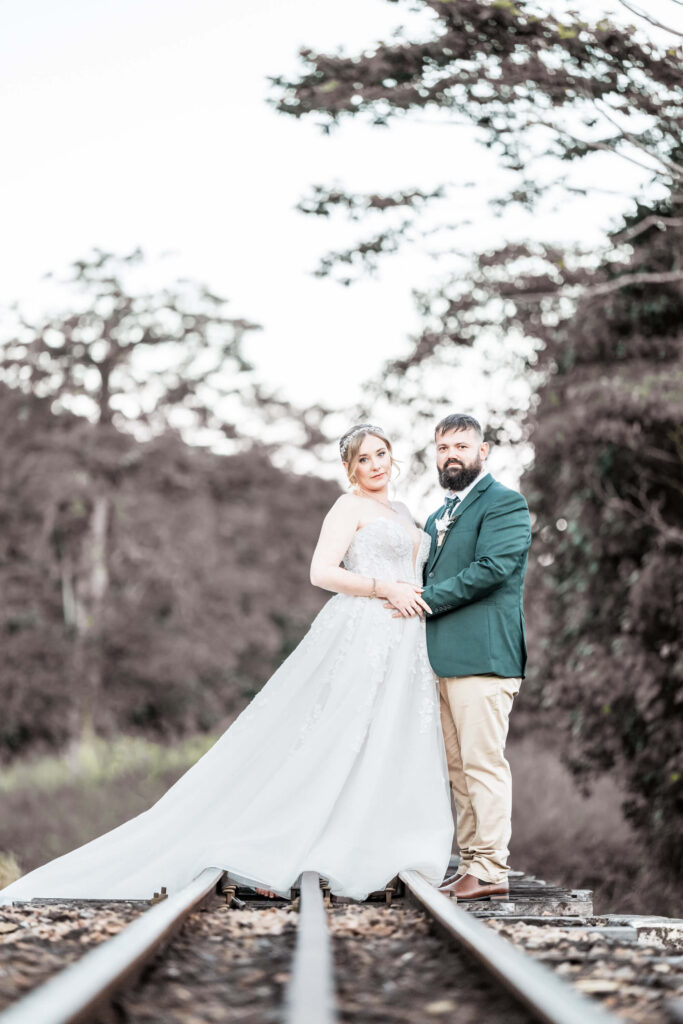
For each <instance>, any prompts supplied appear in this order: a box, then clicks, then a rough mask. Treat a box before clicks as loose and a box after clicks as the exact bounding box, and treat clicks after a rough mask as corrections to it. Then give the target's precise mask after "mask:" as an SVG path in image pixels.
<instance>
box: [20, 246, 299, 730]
mask: <svg viewBox="0 0 683 1024" xmlns="http://www.w3.org/2000/svg"><path fill="white" fill-rule="evenodd" d="M142 262H143V254H142V252H141V251H140V250H136V251H135V252H132V253H130V254H129V255H128V256H124V257H119V256H117V255H115V254H112V253H107V252H103V251H102V250H98V249H96V250H95V251H94V253H93V255H92V256H90V257H88V258H86V259H83V260H79V261H77V262H76V263H75V264H74V265H73V272H72V275H71V278H70V280H69V282H68V284H69V285H70V286H71V288H72V289H75V291H76V297H73V296H72V297H71V300H70V301H71V305H70V306H69V307H68V308H67V309H66V310H65V311H61V312H57V313H54V314H50V315H46V316H43V317H41V318H39V319H32V320H29V319H28V318H27V317H26V316H25V315H24V314H22V312H21V311H19V310H15V320H16V323H15V325H14V326H15V329H14V331H13V332H12V333H9V334H8V336H7V338H6V340H5V342H4V345H3V347H2V349H0V382H3V383H4V385H5V388H6V389H7V390H5V391H4V392H3V396H4V398H3V400H4V401H5V403H6V404H7V406H8V415H9V419H8V421H7V424H6V426H7V431H8V432H9V436H12V443H13V444H14V445H15V446H16V438H14V437H13V434H14V431H15V429H16V427H17V420H16V418H14V417H17V416H18V415H19V414H21V415H25V416H27V417H28V419H27V421H26V424H25V426H26V428H27V429H28V428H29V426H30V425H32V424H34V423H35V409H36V401H38V402H39V403H42V404H40V409H41V412H40V417H39V419H40V422H41V424H43V427H44V423H43V420H44V419H45V409H46V407H50V408H51V409H52V410H53V411H55V412H60V413H61V414H62V416H63V420H62V421H61V423H60V426H61V428H62V429H59V428H57V427H54V426H51V428H50V429H49V430H47V431H46V432H44V433H43V428H41V431H40V434H41V441H40V443H39V444H38V445H37V448H36V447H32V445H31V443H30V440H29V444H28V449H26V447H25V446H24V445H23V444H22V445H19V447H18V449H16V447H15V450H18V451H23V452H24V453H25V455H26V454H27V455H28V458H29V460H30V461H31V462H32V463H34V465H35V470H36V472H40V473H41V474H42V475H43V477H44V481H45V485H44V486H43V488H42V493H41V494H40V499H39V501H38V506H39V507H40V512H39V513H38V514H39V516H40V518H41V519H42V527H41V545H42V546H43V550H42V563H43V565H45V564H49V565H50V571H51V572H52V571H55V567H56V571H57V574H58V578H59V593H60V597H61V608H62V619H63V624H64V637H65V638H66V649H68V650H69V652H70V659H69V665H68V668H66V671H67V674H68V676H69V678H70V680H71V691H72V698H71V700H70V705H71V706H72V708H73V710H74V715H75V717H76V719H77V723H76V722H74V723H73V724H72V726H71V729H70V732H71V734H72V735H78V734H79V733H85V734H87V733H89V732H90V731H91V730H92V728H93V722H94V721H95V719H96V717H97V716H98V704H99V703H100V701H101V700H102V695H103V692H104V690H105V688H106V686H107V675H108V672H109V668H108V655H107V646H108V645H111V635H110V632H109V630H108V623H109V622H110V620H111V615H112V614H113V606H112V593H111V590H112V587H113V586H114V585H115V583H116V571H115V566H114V565H113V561H112V559H113V558H114V555H115V553H116V550H117V546H116V545H117V541H116V532H117V529H120V522H119V520H120V517H121V488H122V487H123V488H124V489H125V483H124V482H125V481H127V480H129V479H130V477H131V474H132V472H133V470H134V468H135V465H136V464H137V463H138V462H139V461H140V459H141V455H140V453H139V450H138V449H137V447H136V445H135V444H133V442H132V437H131V434H133V435H135V436H137V437H139V438H145V439H153V438H158V439H160V438H163V437H167V438H168V439H169V440H168V445H169V447H167V448H166V449H165V451H166V452H170V451H172V450H174V447H175V448H177V447H178V445H180V447H181V448H182V444H181V443H180V440H179V438H178V437H177V436H176V434H175V431H176V430H180V429H183V430H185V431H186V432H187V433H188V434H189V435H190V436H191V437H192V439H193V440H195V441H196V440H200V441H203V442H206V441H207V440H211V441H215V440H216V439H217V438H218V439H220V438H223V439H224V440H225V438H229V439H232V440H235V439H237V438H239V439H240V443H241V446H242V447H243V448H250V447H251V442H250V441H249V440H248V439H247V438H245V437H244V435H243V433H242V432H241V431H240V429H239V427H238V426H237V424H238V423H239V422H240V420H241V419H243V418H245V417H244V414H245V412H249V413H250V415H251V416H252V417H253V416H254V414H256V417H257V418H258V416H261V417H262V419H263V420H264V421H267V419H268V417H269V416H272V415H277V416H278V417H280V419H282V418H283V417H285V418H288V419H289V420H290V421H295V422H299V423H300V424H302V425H303V428H304V435H305V436H307V437H308V438H311V437H315V435H316V431H317V430H318V427H317V422H316V410H315V409H314V410H307V411H306V414H304V413H299V411H298V410H295V409H294V408H293V407H292V406H291V405H289V404H287V403H286V402H283V401H281V400H279V399H278V398H277V396H273V395H270V394H268V393H266V392H265V391H264V389H263V388H262V387H261V385H260V384H259V382H258V381H257V380H256V379H255V376H254V373H253V371H252V368H251V366H250V365H249V363H248V361H247V360H246V358H245V356H244V354H243V351H242V345H243V340H244V337H245V335H246V334H247V333H248V332H250V331H253V330H256V329H257V325H256V324H254V323H251V322H250V321H247V320H245V319H243V318H234V317H229V316H228V315H227V314H226V311H225V306H226V300H224V299H222V298H220V297H218V296H216V295H214V294H213V293H212V292H211V291H210V290H209V289H208V288H206V287H205V286H203V285H199V284H195V283H192V282H188V281H184V282H182V281H181V282H177V283H176V284H175V285H173V286H171V287H167V288H164V289H162V290H161V291H159V292H148V291H145V290H143V289H141V288H137V289H135V288H134V287H133V284H134V282H133V281H132V276H133V275H134V272H135V270H136V269H137V270H140V269H142V268H141V264H142ZM22 397H23V399H24V402H23V404H22V402H21V401H20V398H22ZM17 403H18V404H17ZM74 414H78V415H74ZM48 419H49V417H48ZM58 419H60V417H58ZM158 444H159V445H160V446H161V447H159V448H158V449H157V452H161V451H163V450H164V449H163V442H162V441H161V440H159V442H158ZM147 450H148V449H145V451H147ZM38 452H40V454H38ZM263 457H264V456H263V454H261V455H259V457H258V459H257V461H258V460H262V459H263ZM7 468H8V471H9V469H10V467H7ZM20 475H21V474H20ZM143 492H144V488H143V491H141V494H142V493H143ZM9 493H14V494H15V495H16V480H14V481H13V482H12V485H11V489H10V491H9ZM32 511H33V512H34V513H35V512H36V510H35V509H33V510H32ZM157 512H158V514H159V515H160V516H161V517H163V515H164V513H162V512H161V511H160V510H159V509H157ZM131 525H132V529H133V532H132V534H131V538H132V537H133V536H134V535H135V526H134V524H131ZM176 536H177V535H176ZM44 545H47V548H49V553H48V550H47V549H46V548H45V547H44ZM143 561H144V560H143ZM115 605H116V602H114V606H115ZM275 632H277V631H275ZM278 635H279V634H278ZM234 646H236V645H234ZM268 647H269V644H268V642H267V640H266V639H264V648H265V649H268ZM164 649H165V650H166V651H167V650H168V643H167V644H166V645H165V648H164ZM237 660H238V661H239V658H238V659H237ZM257 660H258V659H257ZM178 664H179V665H183V664H185V665H186V662H183V659H182V658H181V659H180V661H179V663H178ZM259 664H262V663H261V662H259ZM156 671H157V670H153V671H152V677H153V679H154V680H155V685H156V680H157V678H158V676H157V674H156ZM179 685H180V684H179ZM74 694H76V696H74ZM100 717H101V715H100ZM162 717H163V716H162ZM167 717H170V716H167ZM22 735H23V733H21V730H20V735H19V738H18V739H17V740H16V742H17V743H21V742H22V739H21V736H22ZM8 742H9V741H8ZM11 742H12V743H14V742H15V740H12V741H11Z"/></svg>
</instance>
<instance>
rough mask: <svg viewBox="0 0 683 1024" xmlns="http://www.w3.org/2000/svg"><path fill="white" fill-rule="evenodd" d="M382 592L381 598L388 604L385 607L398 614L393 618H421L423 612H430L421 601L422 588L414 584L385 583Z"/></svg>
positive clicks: (426, 605)
mask: <svg viewBox="0 0 683 1024" xmlns="http://www.w3.org/2000/svg"><path fill="white" fill-rule="evenodd" d="M382 591H383V593H382V596H383V597H386V599H387V602H388V605H385V607H387V606H388V607H391V608H395V609H396V612H397V613H398V614H397V615H396V616H394V618H398V617H399V616H400V617H402V618H410V616H412V615H419V616H420V617H422V616H423V615H424V613H425V612H431V610H432V609H431V608H430V607H429V605H428V604H426V603H425V602H424V601H423V600H422V596H421V595H422V587H418V586H416V585H415V584H414V583H402V582H398V583H386V584H385V585H384V587H383V588H382Z"/></svg>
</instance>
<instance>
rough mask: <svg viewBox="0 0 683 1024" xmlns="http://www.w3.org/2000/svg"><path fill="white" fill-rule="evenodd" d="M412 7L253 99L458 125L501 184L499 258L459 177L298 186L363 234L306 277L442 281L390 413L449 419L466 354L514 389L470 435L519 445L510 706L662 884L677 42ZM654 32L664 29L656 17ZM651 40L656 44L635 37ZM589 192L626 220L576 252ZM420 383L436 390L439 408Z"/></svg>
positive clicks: (678, 264) (669, 739) (640, 29)
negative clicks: (569, 222)
mask: <svg viewBox="0 0 683 1024" xmlns="http://www.w3.org/2000/svg"><path fill="white" fill-rule="evenodd" d="M625 6H627V7H628V5H625ZM410 9H411V10H412V11H416V12H418V13H419V14H421V15H422V17H421V19H420V20H419V21H418V22H417V26H416V28H412V27H408V28H406V27H405V26H404V27H402V28H401V29H398V30H397V32H396V35H395V37H394V38H392V39H391V41H389V42H384V41H378V42H372V43H370V42H369V43H368V46H367V47H366V49H365V50H364V51H363V52H362V53H358V54H353V55H347V54H343V53H339V52H334V53H318V52H315V51H313V50H311V49H304V50H302V51H301V69H300V74H299V75H298V77H295V78H293V79H292V78H284V77H279V78H277V79H275V80H274V86H275V90H276V93H277V96H276V102H277V105H278V108H279V109H280V110H281V111H282V112H283V113H284V114H287V115H290V116H294V117H296V118H299V117H303V116H306V115H309V114H312V115H313V116H314V117H315V118H316V120H317V121H322V126H323V128H324V130H325V131H332V130H334V129H335V127H336V126H337V125H338V124H340V123H343V122H344V121H345V120H347V119H353V118H367V119H368V120H369V121H370V122H371V123H372V124H374V125H376V126H378V129H380V130H390V129H391V126H392V125H393V123H394V122H396V121H399V120H401V119H406V118H409V117H410V115H411V114H412V113H416V114H417V115H418V116H419V115H420V114H421V113H422V112H423V111H428V112H429V113H430V114H431V115H432V116H433V117H434V119H435V120H437V115H440V116H441V117H442V120H443V126H444V132H447V131H448V129H447V127H446V126H447V125H451V124H452V125H455V126H456V127H455V128H454V129H453V130H452V131H451V133H450V144H451V146H452V147H453V153H454V154H457V132H458V127H457V126H462V125H470V126H472V128H473V133H474V135H475V137H476V138H478V139H479V141H481V143H482V144H483V145H484V146H485V147H487V148H488V149H490V150H493V152H494V153H495V155H496V157H497V158H498V160H499V162H500V166H501V168H502V169H504V171H505V175H506V179H507V181H508V182H509V183H510V185H509V190H508V191H507V192H506V193H505V194H503V195H497V196H494V197H493V198H492V199H491V200H490V203H489V212H490V216H491V217H495V218H498V219H499V221H500V229H499V237H500V238H501V242H500V244H499V245H495V246H491V247H488V248H485V249H481V250H480V251H476V250H475V251H467V250H466V246H463V244H462V242H461V240H460V239H461V234H460V233H461V232H463V231H465V229H466V228H467V224H468V220H467V215H466V211H464V210H463V207H464V205H465V204H464V202H463V198H464V197H465V196H466V195H467V192H466V189H468V188H473V187H474V185H473V183H471V182H468V180H467V178H457V172H458V170H460V168H459V167H458V166H457V158H456V159H454V160H453V161H451V163H450V164H449V166H448V171H447V172H446V171H444V181H443V184H442V185H441V186H440V187H438V188H435V187H434V184H433V179H430V186H429V187H428V188H424V187H420V184H419V183H416V185H415V187H413V188H407V189H405V190H404V191H402V192H394V193H392V194H389V195H386V194H380V193H368V194H358V193H347V192H345V191H344V190H343V188H341V187H340V186H339V184H338V183H335V184H334V185H332V186H326V185H320V184H318V185H315V186H314V188H313V190H312V193H311V194H310V195H309V196H308V197H307V198H305V199H304V200H303V201H302V203H301V209H302V211H303V212H304V213H306V214H308V215H311V216H317V217H331V216H332V215H334V214H335V213H337V212H339V211H342V212H344V213H345V214H347V215H348V216H349V217H350V218H351V219H352V220H362V222H363V226H364V228H365V237H364V238H363V239H362V240H361V241H359V242H358V243H357V244H355V245H354V246H352V247H351V248H349V249H345V250H344V251H339V252H332V253H327V254H326V255H325V256H324V258H323V259H322V261H321V263H320V267H319V273H320V274H321V275H322V276H326V275H333V276H336V277H337V279H338V280H340V281H341V283H343V284H345V285H348V284H351V283H352V282H353V281H354V280H355V279H357V278H358V277H360V276H362V275H364V274H366V273H368V272H370V273H372V272H373V271H374V270H375V269H376V268H377V267H378V266H379V264H380V261H381V260H382V259H383V258H385V257H386V256H388V255H391V254H392V253H394V252H396V250H397V249H399V248H400V247H401V246H402V245H404V244H407V245H411V246H421V247H422V248H424V249H425V250H427V251H429V252H430V255H434V258H435V259H437V258H438V259H440V261H441V262H440V264H439V265H440V266H441V267H442V276H441V279H440V281H439V282H438V283H437V284H436V285H435V286H430V288H429V290H427V291H423V292H420V293H419V294H418V295H417V296H416V299H417V303H418V308H419V311H420V313H421V314H422V317H423V322H424V327H423V330H422V331H421V333H420V335H419V337H417V338H416V339H414V344H413V347H412V350H411V351H410V353H409V354H408V355H407V356H406V357H405V358H401V359H400V360H395V361H393V362H391V363H390V364H389V365H388V366H387V367H385V370H384V372H383V373H382V375H381V378H380V379H379V380H378V382H377V385H376V387H375V389H374V392H373V397H375V398H376V399H378V400H385V401H386V400H388V401H391V402H393V403H401V402H405V403H409V404H410V408H411V411H412V414H413V417H414V419H418V418H427V417H431V414H432V409H433V405H434V403H435V402H436V403H438V404H439V405H440V406H443V407H447V404H446V403H448V381H449V379H450V375H451V374H453V373H456V372H457V368H458V365H459V364H458V359H459V353H461V352H462V350H463V349H474V350H475V351H479V352H480V353H481V360H482V363H483V364H488V366H489V368H490V369H495V366H493V365H492V364H497V365H498V366H500V367H503V368H505V369H507V371H508V375H509V376H510V377H514V376H515V375H518V376H519V377H520V378H521V379H523V380H524V381H525V382H527V383H530V384H531V386H532V400H531V403H530V407H529V408H528V409H523V408H520V407H519V406H517V407H514V406H511V405H509V404H506V396H504V395H502V396H501V400H500V404H499V406H498V408H494V409H491V410H490V417H489V424H488V427H489V433H488V436H489V438H490V439H492V440H496V439H498V440H501V441H504V442H507V443H509V444H510V443H511V444H515V443H520V442H521V443H522V444H524V445H530V446H531V447H532V448H533V458H534V461H533V465H532V467H531V469H530V470H529V471H528V472H527V473H526V474H525V476H524V477H523V479H522V481H521V487H522V490H523V491H524V492H525V494H526V495H527V497H528V499H529V504H530V507H531V512H532V516H533V519H534V524H535V539H534V544H533V547H532V558H531V562H530V571H529V575H528V579H527V608H528V612H529V614H528V624H529V635H530V647H531V651H530V654H531V657H530V672H531V674H530V677H529V680H528V682H527V684H526V686H525V687H524V688H523V691H522V704H523V705H525V706H526V707H527V709H528V708H532V707H533V709H534V711H535V725H536V728H538V729H540V730H544V731H545V730H548V729H550V730H555V731H556V732H557V729H558V726H559V725H560V724H561V725H563V726H564V744H563V746H564V751H565V755H566V757H567V759H568V763H569V764H570V765H571V767H572V769H573V771H574V772H575V778H576V780H577V782H578V783H579V784H583V783H586V782H587V781H589V780H590V779H591V778H594V777H596V776H598V775H600V774H601V773H605V772H607V773H610V774H611V775H612V777H613V778H614V779H617V780H618V782H619V784H620V786H621V788H622V792H623V794H624V796H625V800H624V809H625V812H626V814H627V815H628V817H629V819H630V821H631V822H632V823H633V824H634V825H635V826H637V827H638V828H639V829H640V830H641V835H642V836H643V837H644V838H645V840H646V841H647V844H648V851H649V856H650V857H651V858H652V859H653V861H657V860H658V861H659V863H661V864H665V865H668V866H669V867H671V868H673V869H674V870H676V871H678V872H679V871H680V865H681V863H682V862H683V829H682V828H681V824H682V822H683V766H682V765H681V756H682V751H683V645H682V643H681V635H682V626H683V572H682V570H683V528H682V520H683V353H682V345H681V342H682V340H683V262H682V257H681V254H682V253H683V120H682V119H681V109H682V104H683V51H682V49H681V46H680V32H679V33H677V32H676V31H675V30H674V31H672V32H671V33H669V34H668V37H667V29H666V26H665V25H663V24H661V23H659V22H657V19H655V22H651V20H650V19H649V17H648V16H647V15H643V16H642V17H641V16H639V15H638V11H637V10H636V9H635V8H629V10H630V11H631V12H632V14H633V15H634V16H635V18H636V21H637V24H636V25H634V26H623V25H621V26H620V25H619V24H617V23H616V22H615V21H614V20H613V19H612V18H611V17H609V16H604V17H600V16H599V15H596V20H595V21H589V20H588V19H586V18H584V17H582V16H581V15H580V14H578V13H577V12H574V11H569V10H567V11H564V12H562V13H560V14H554V13H552V12H550V11H549V10H548V8H547V7H546V5H544V4H543V3H542V2H540V0H539V2H536V0H528V2H524V0H495V2H493V3H489V2H484V0H450V2H448V3H442V2H439V0H418V2H417V3H413V4H411V5H410ZM671 13H672V18H673V19H675V17H676V11H675V10H674V9H673V6H672V12H671ZM654 23H657V24H658V27H659V29H660V30H661V32H660V35H661V34H662V33H663V34H664V36H665V37H667V38H668V39H670V43H669V44H667V42H666V41H665V42H663V43H659V44H655V43H653V42H652V41H651V40H650V39H649V38H648V36H647V30H648V29H649V28H650V27H651V25H652V24H654ZM606 167H609V168H610V172H611V173H609V174H606V173H605V168H606ZM633 167H638V168H639V169H640V181H639V182H637V181H636V177H635V176H634V174H633V172H632V169H633ZM622 168H625V169H630V173H629V176H628V181H629V182H630V183H631V184H630V185H626V184H625V176H624V174H623V173H621V169H622ZM430 170H431V169H430ZM464 173H465V175H468V176H470V177H471V175H472V172H471V170H470V169H469V168H465V169H464ZM454 178H456V179H457V180H454ZM629 189H630V190H631V191H629ZM601 194H604V195H607V196H610V197H613V196H620V197H621V200H622V206H621V209H622V211H626V215H625V219H624V215H623V214H622V215H621V223H617V224H616V225H614V227H613V230H611V231H609V232H608V233H607V235H606V236H605V237H604V238H603V240H602V241H601V242H600V243H599V244H597V245H596V244H592V245H586V244H583V243H582V240H581V233H582V232H581V225H582V224H586V225H587V224H588V223H589V221H588V219H586V220H582V218H594V217H595V211H596V209H597V206H598V204H599V203H600V197H601ZM584 197H585V199H586V200H590V202H586V203H585V204H584V205H583V206H582V205H581V202H582V201H583V198H584ZM591 204H592V205H591ZM563 207H566V208H570V209H572V210H573V211H574V216H575V218H576V225H577V230H576V241H574V242H572V243H571V244H569V243H566V242H565V243H561V242H558V241H556V240H555V239H553V237H552V226H551V225H552V224H553V218H554V216H555V214H556V213H557V211H558V209H562V208H563ZM439 210H441V214H442V215H441V217H439V216H438V211H439ZM430 218H431V219H430ZM546 219H547V224H548V227H547V232H548V237H543V232H544V230H546V228H545V225H546ZM371 225H372V226H371ZM370 232H372V233H371V234H370ZM437 241H438V242H439V243H440V246H439V249H440V254H439V253H435V252H434V250H435V249H436V242H437ZM475 245H476V243H475ZM463 249H464V250H465V251H463ZM492 339H496V340H497V352H498V355H492V352H493V345H492ZM435 379H437V380H440V381H443V382H444V384H443V390H442V391H440V392H439V393H438V394H436V393H435V390H434V387H433V386H431V382H433V381H434V380H435ZM428 457H429V455H428V453H425V459H426V458H428ZM557 736H558V740H559V733H557ZM538 783H539V786H542V785H543V779H542V777H541V776H539V780H538ZM577 841H580V840H577Z"/></svg>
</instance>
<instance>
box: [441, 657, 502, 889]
mask: <svg viewBox="0 0 683 1024" xmlns="http://www.w3.org/2000/svg"><path fill="white" fill-rule="evenodd" d="M520 683H521V679H504V678H501V676H450V677H448V678H446V679H439V693H440V697H441V723H442V725H443V735H444V741H445V744H446V755H447V758H448V777H449V779H450V783H451V789H452V790H453V796H454V798H455V808H456V811H457V829H456V834H457V838H458V846H459V848H460V867H459V868H458V871H459V872H461V873H469V874H471V875H475V876H476V877H477V878H480V879H482V881H485V882H501V881H504V880H505V879H506V878H507V872H508V871H509V865H508V863H507V858H508V853H509V851H508V844H509V842H510V833H511V821H510V819H511V813H512V779H511V775H510V765H509V764H508V762H507V761H506V759H505V740H506V739H507V733H508V719H509V715H510V710H511V708H512V702H513V700H514V698H515V695H516V694H517V693H519V687H520Z"/></svg>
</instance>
